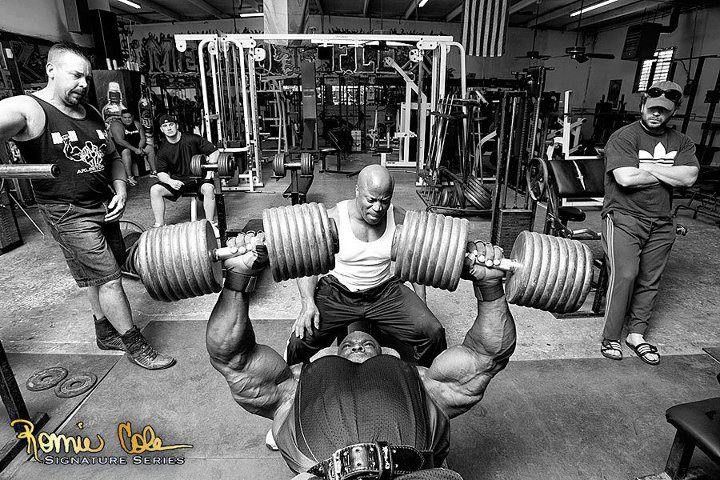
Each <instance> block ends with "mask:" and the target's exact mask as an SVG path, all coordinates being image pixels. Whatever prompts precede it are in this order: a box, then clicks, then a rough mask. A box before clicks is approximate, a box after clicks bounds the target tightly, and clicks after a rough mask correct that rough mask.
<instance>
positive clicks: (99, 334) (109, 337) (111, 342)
mask: <svg viewBox="0 0 720 480" xmlns="http://www.w3.org/2000/svg"><path fill="white" fill-rule="evenodd" d="M93 318H95V317H94V316H93ZM95 343H97V346H98V348H99V349H100V350H119V351H121V352H124V351H125V344H124V343H123V342H122V338H120V334H119V333H118V331H117V330H115V327H113V326H112V323H110V321H109V320H108V319H107V318H102V319H101V320H97V319H96V320H95Z"/></svg>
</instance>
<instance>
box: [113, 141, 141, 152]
mask: <svg viewBox="0 0 720 480" xmlns="http://www.w3.org/2000/svg"><path fill="white" fill-rule="evenodd" d="M113 141H114V142H115V145H122V146H123V147H125V148H127V149H128V150H130V151H132V152H134V151H135V150H136V149H137V147H133V146H132V145H131V144H130V143H129V142H127V141H126V140H125V139H124V138H113Z"/></svg>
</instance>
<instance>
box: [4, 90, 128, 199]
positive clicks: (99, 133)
mask: <svg viewBox="0 0 720 480" xmlns="http://www.w3.org/2000/svg"><path fill="white" fill-rule="evenodd" d="M30 97H31V98H32V99H34V100H35V101H37V102H38V104H39V105H40V107H42V109H43V111H44V112H45V130H43V132H42V133H41V134H40V136H38V137H36V138H33V139H32V140H28V141H22V142H21V141H16V142H15V143H16V144H17V146H18V148H19V149H20V153H22V155H23V158H24V159H25V161H26V162H27V163H55V164H57V166H58V167H59V169H60V176H59V177H58V178H53V179H35V180H32V185H33V190H34V191H35V198H36V199H37V201H38V202H39V203H69V204H73V205H77V206H79V207H85V208H94V207H98V206H99V205H100V204H102V202H104V201H106V200H109V199H110V198H112V195H113V192H112V190H111V189H110V181H111V179H110V166H111V164H112V161H113V160H114V159H117V158H119V156H118V154H117V152H116V151H115V144H114V143H113V142H112V141H111V140H110V139H109V137H108V135H107V131H106V130H105V122H104V121H103V119H102V117H101V116H100V113H99V112H98V111H97V110H96V109H94V108H93V107H91V106H90V105H87V104H83V107H84V108H85V112H86V114H85V118H82V119H77V118H72V117H69V116H67V115H65V114H64V113H63V112H61V111H60V110H58V109H57V108H56V107H55V106H53V105H52V104H50V103H48V102H46V101H44V100H42V99H40V98H38V97H35V96H33V95H31V96H30Z"/></svg>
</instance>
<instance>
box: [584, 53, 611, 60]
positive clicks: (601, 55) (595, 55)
mask: <svg viewBox="0 0 720 480" xmlns="http://www.w3.org/2000/svg"><path fill="white" fill-rule="evenodd" d="M585 56H586V57H589V58H604V59H606V60H614V59H615V55H613V54H612V53H586V54H585Z"/></svg>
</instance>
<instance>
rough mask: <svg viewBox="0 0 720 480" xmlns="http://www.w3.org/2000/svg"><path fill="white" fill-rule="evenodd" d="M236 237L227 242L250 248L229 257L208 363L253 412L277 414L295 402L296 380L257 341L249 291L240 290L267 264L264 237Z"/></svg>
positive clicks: (213, 318)
mask: <svg viewBox="0 0 720 480" xmlns="http://www.w3.org/2000/svg"><path fill="white" fill-rule="evenodd" d="M238 239H240V240H239V241H237V242H233V241H228V246H231V247H232V246H239V247H244V246H245V245H246V244H247V246H248V247H249V248H250V250H249V251H248V252H246V253H245V254H243V255H241V256H238V257H233V258H231V259H229V260H226V261H225V267H226V268H228V277H227V279H226V280H225V286H224V287H223V290H222V292H221V293H220V296H219V297H218V301H217V303H216V304H215V308H214V309H213V311H212V314H210V320H209V321H208V326H207V332H206V336H205V341H206V345H207V350H208V353H209V354H210V363H211V364H212V366H213V367H215V369H216V370H217V371H219V372H220V373H221V374H222V375H223V376H224V377H225V380H227V382H228V386H229V387H230V391H231V393H232V395H233V398H234V399H235V401H236V402H237V403H238V404H239V405H240V406H241V407H243V408H244V409H245V410H247V411H249V412H251V413H254V414H257V415H261V416H263V417H267V418H274V416H275V413H276V412H277V410H278V409H279V408H280V407H281V406H283V405H285V404H286V403H287V402H289V401H292V398H293V397H294V395H295V388H296V383H295V379H294V377H293V374H292V372H291V370H290V368H289V367H288V365H287V363H285V361H284V360H283V359H282V357H281V356H280V355H278V353H277V352H275V351H274V350H273V349H272V348H270V347H268V346H267V345H261V344H258V343H257V342H256V340H255V332H254V331H253V327H252V323H251V321H250V317H249V315H248V305H249V300H250V293H249V292H245V291H239V290H245V288H244V285H245V284H246V283H247V279H248V278H249V277H252V276H255V275H258V274H259V273H260V272H261V271H262V269H263V268H264V266H265V265H266V264H267V249H266V248H265V245H264V242H263V238H262V235H260V236H258V237H251V236H246V238H245V239H241V237H238ZM231 240H233V239H231Z"/></svg>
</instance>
